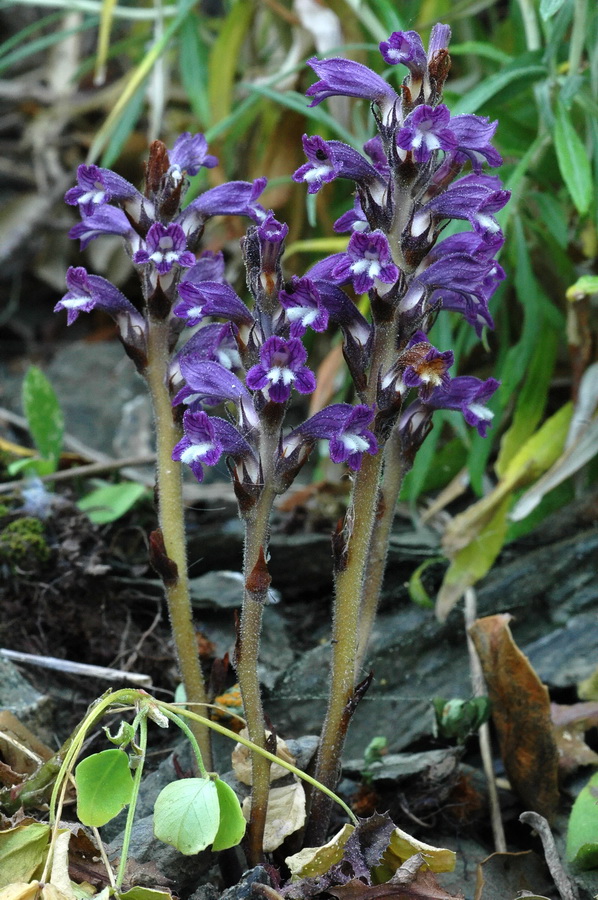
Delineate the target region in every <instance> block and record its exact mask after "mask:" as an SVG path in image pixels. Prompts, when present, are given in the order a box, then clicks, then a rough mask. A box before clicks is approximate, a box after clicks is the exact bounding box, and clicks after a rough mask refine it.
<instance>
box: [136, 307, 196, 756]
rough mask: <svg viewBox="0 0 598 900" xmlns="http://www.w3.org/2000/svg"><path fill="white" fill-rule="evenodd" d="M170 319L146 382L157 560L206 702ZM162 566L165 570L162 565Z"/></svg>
mask: <svg viewBox="0 0 598 900" xmlns="http://www.w3.org/2000/svg"><path fill="white" fill-rule="evenodd" d="M168 332H169V328H168V320H158V319H153V318H150V320H149V334H148V365H147V369H146V372H145V377H146V380H147V384H148V387H149V391H150V394H151V398H152V403H153V407H154V416H155V422H156V488H157V504H158V521H159V524H160V532H161V538H162V539H163V541H164V547H163V553H161V548H160V547H158V548H157V553H158V555H160V559H158V560H156V562H157V568H158V570H159V574H160V575H161V577H162V580H163V582H164V590H165V593H166V600H167V603H168V612H169V615H170V625H171V628H172V635H173V638H174V643H175V648H176V654H177V660H178V664H179V671H180V673H181V678H182V681H183V685H184V687H185V695H186V698H187V700H188V702H189V703H206V701H207V697H206V689H205V685H204V680H203V675H202V672H201V665H200V662H199V655H198V650H197V639H196V636H195V629H194V627H193V612H192V607H191V598H190V594H189V576H188V573H187V547H186V541H185V513H184V504H183V485H182V475H181V466H180V465H179V463H176V462H173V460H172V450H173V447H174V445H175V444H176V442H177V441H178V439H179V437H180V433H179V429H178V428H177V426H176V425H175V422H174V419H173V415H172V405H171V398H170V392H169V390H168V387H167V384H166V373H167V371H168V369H167V366H168V360H169V349H168ZM160 563H162V565H160ZM193 733H194V735H195V737H196V739H197V742H198V744H199V746H200V749H201V754H202V756H203V760H204V763H205V765H206V767H207V768H208V769H210V768H211V767H212V751H211V746H210V737H209V732H208V730H207V729H206V728H205V727H204V726H202V725H198V724H196V723H194V724H193Z"/></svg>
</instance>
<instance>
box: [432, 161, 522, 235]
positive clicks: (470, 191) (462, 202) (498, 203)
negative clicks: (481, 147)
mask: <svg viewBox="0 0 598 900" xmlns="http://www.w3.org/2000/svg"><path fill="white" fill-rule="evenodd" d="M510 196H511V193H510V191H505V190H503V188H502V184H501V182H500V180H499V179H498V178H496V176H494V175H466V176H465V177H464V178H459V179H458V181H455V182H453V184H451V185H449V187H448V188H447V190H446V191H444V193H442V194H438V196H436V197H433V198H432V199H431V200H430V201H429V202H428V203H427V204H426V206H425V207H424V212H425V211H429V212H432V213H433V214H434V215H436V216H437V217H438V218H440V219H467V220H468V221H469V222H470V223H471V225H472V226H473V228H474V229H475V230H476V231H477V232H478V233H480V234H487V235H489V236H490V235H493V234H496V233H497V232H499V231H500V228H499V225H498V222H497V221H496V219H495V218H494V216H493V213H495V212H498V211H499V210H500V209H502V208H503V206H504V205H505V204H506V203H507V201H508V199H509V197H510Z"/></svg>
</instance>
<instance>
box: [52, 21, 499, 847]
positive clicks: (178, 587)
mask: <svg viewBox="0 0 598 900" xmlns="http://www.w3.org/2000/svg"><path fill="white" fill-rule="evenodd" d="M449 38H450V29H449V27H448V26H447V25H436V26H435V27H434V28H433V30H432V33H431V38H430V44H429V47H428V50H427V52H426V50H425V49H424V46H423V44H422V40H421V38H420V36H419V35H418V34H417V33H416V32H413V31H407V32H395V33H393V34H392V35H391V36H390V38H389V39H388V41H384V42H383V43H381V44H380V52H381V54H382V57H383V59H384V61H385V62H386V63H387V64H388V65H391V66H394V65H399V66H402V67H405V68H406V70H407V74H406V75H405V77H404V79H403V82H402V85H401V88H400V90H399V92H398V93H397V91H395V90H394V89H393V87H392V86H391V85H390V84H389V83H388V82H387V81H385V80H384V79H383V78H381V77H380V76H379V75H377V74H376V73H374V72H373V71H372V70H370V69H369V68H367V67H366V66H364V65H361V64H360V63H357V62H354V61H352V60H348V59H344V58H335V59H327V60H319V59H316V58H314V59H311V60H309V65H310V66H311V67H312V68H313V69H314V71H315V72H316V74H317V76H318V79H319V80H318V81H317V82H316V83H315V84H313V85H312V86H311V87H310V88H309V90H308V91H307V94H308V96H309V97H310V98H311V102H312V105H316V104H319V103H321V102H323V101H324V100H326V99H327V98H328V97H332V96H345V97H358V98H363V99H366V100H368V101H369V102H370V103H371V109H372V113H373V117H374V119H375V123H376V128H377V133H376V134H375V136H374V137H372V138H371V140H369V141H368V142H367V143H366V144H365V145H364V148H363V149H364V153H363V154H362V153H360V152H358V151H357V150H355V149H353V148H352V147H350V146H348V145H347V144H344V143H342V142H340V141H336V140H331V141H327V140H324V139H323V138H321V137H318V136H317V135H314V136H311V137H308V136H305V137H304V138H303V147H304V150H305V154H306V157H307V162H306V163H305V164H304V165H303V166H301V167H300V168H299V169H298V170H297V171H296V172H295V173H294V175H293V179H294V180H295V181H296V182H304V183H305V185H306V186H307V190H308V192H309V193H316V192H317V191H319V190H320V189H321V188H322V187H323V185H324V184H326V183H328V182H330V181H333V180H334V179H336V178H343V179H346V180H348V181H349V182H352V183H353V185H354V201H353V204H352V206H351V208H350V209H349V210H348V211H347V212H346V213H345V214H344V215H342V216H341V217H340V219H338V220H337V221H336V222H335V224H334V229H335V231H336V232H338V233H347V234H348V240H347V247H346V250H345V251H344V252H342V253H337V254H334V255H332V256H329V257H327V258H325V259H322V260H321V261H320V262H318V263H316V264H315V265H314V266H312V268H310V269H309V271H307V272H306V273H305V274H304V275H303V276H301V277H298V276H293V277H291V278H289V279H286V278H285V276H284V275H283V271H282V266H281V260H282V257H283V253H284V246H285V237H286V235H287V231H288V228H287V226H286V225H285V224H284V223H281V222H279V221H277V219H276V218H275V216H274V213H273V212H272V211H271V210H270V211H267V210H265V209H264V208H263V207H262V206H261V205H260V204H259V202H258V198H259V196H260V194H261V193H262V191H263V190H264V187H265V185H266V179H265V178H260V179H257V180H256V181H254V182H253V183H249V182H243V181H236V182H229V183H226V184H222V185H220V186H218V187H215V188H212V189H210V190H207V191H205V193H203V194H202V195H201V196H199V197H198V198H197V199H195V200H193V201H192V202H191V203H189V204H188V205H187V206H186V207H184V208H183V206H182V201H183V198H184V195H185V190H186V188H187V186H188V181H187V176H192V175H195V174H196V173H197V172H198V171H199V169H200V167H201V166H205V167H208V168H210V167H212V166H215V165H216V163H217V160H216V159H215V158H214V157H213V156H210V155H208V153H207V146H206V141H205V139H204V137H203V136H202V135H200V134H196V135H191V134H189V133H186V134H183V135H181V137H180V138H179V139H178V140H177V141H176V142H175V144H174V146H173V147H172V148H171V149H167V148H166V146H165V145H164V144H163V143H161V142H159V141H156V142H154V143H153V144H152V146H151V149H150V156H149V161H148V163H147V167H146V173H145V188H144V191H143V192H140V191H138V190H137V189H136V188H135V187H134V186H133V185H132V184H130V183H129V182H128V181H126V180H124V179H123V178H121V177H120V176H119V175H117V174H115V173H114V172H112V171H110V170H108V169H103V168H99V167H97V166H95V165H82V166H80V168H79V172H78V185H77V186H76V187H74V188H72V189H71V190H69V191H68V193H67V195H66V200H67V202H68V203H70V204H72V205H77V206H78V207H79V210H80V212H81V216H82V221H81V223H80V224H78V225H76V226H75V227H74V228H73V229H72V231H71V236H72V237H73V238H79V239H80V240H81V246H82V248H84V247H85V246H87V244H88V243H89V242H90V241H92V240H94V239H95V238H97V237H100V236H101V235H103V234H118V235H121V236H122V238H123V240H124V245H125V249H126V252H127V254H128V255H129V257H130V258H131V260H132V263H133V265H134V266H135V268H136V270H137V273H138V275H139V278H140V281H141V286H142V292H143V308H142V309H141V310H138V309H136V308H135V307H134V306H133V305H132V304H131V302H130V301H129V300H127V298H126V297H125V296H123V294H122V293H121V292H120V291H119V290H118V289H117V288H116V287H114V285H112V284H111V283H110V282H109V281H107V280H106V279H105V278H101V277H99V276H97V275H90V274H88V273H87V271H86V270H85V269H83V268H71V269H70V270H69V272H68V275H67V284H68V288H69V290H68V293H66V294H65V296H64V297H63V298H62V300H61V301H60V302H59V303H58V304H57V307H56V308H57V309H65V310H66V311H67V315H68V323H69V324H70V323H71V322H73V321H74V320H75V319H76V317H77V316H78V315H79V313H81V312H87V311H89V310H91V309H93V308H99V309H103V310H105V311H106V312H108V313H109V314H110V315H111V316H112V317H113V319H114V320H115V322H116V323H117V326H118V329H119V334H120V338H121V340H122V343H123V345H124V347H125V350H126V352H127V353H128V355H129V356H130V357H131V358H132V360H133V361H134V363H135V365H136V367H137V370H138V371H139V373H140V374H141V375H142V376H143V377H144V378H145V379H146V381H147V384H148V387H149V390H150V393H151V396H152V400H153V404H154V412H155V423H156V434H157V456H158V461H157V492H156V496H157V504H158V510H159V528H158V529H156V531H154V532H153V533H152V535H151V536H150V547H151V561H152V565H153V566H154V568H155V569H156V571H157V572H158V573H159V574H160V576H161V578H162V579H163V582H164V586H165V591H166V596H167V598H168V604H169V609H170V616H171V622H172V630H173V635H174V639H175V642H176V648H177V654H178V660H179V665H180V671H181V676H182V679H183V682H184V686H185V690H186V697H187V700H188V701H189V702H190V703H205V702H206V694H205V689H204V685H203V681H202V677H201V671H200V668H199V663H198V659H197V650H196V643H195V636H194V632H193V627H192V618H191V607H190V603H189V592H188V581H187V562H186V555H185V535H184V524H183V518H184V517H183V503H182V495H181V465H180V463H182V464H183V465H187V466H189V467H190V469H191V470H192V472H193V474H194V475H195V477H196V478H197V480H198V481H201V480H202V478H203V475H204V467H205V466H213V465H214V464H216V463H217V462H218V460H220V458H221V457H224V458H225V459H226V461H227V464H228V468H229V471H230V474H231V478H232V481H233V485H234V490H235V494H236V497H237V500H238V506H239V515H240V516H241V518H242V520H243V522H244V524H245V552H244V585H245V587H244V597H243V607H242V613H241V618H240V623H239V633H238V641H237V647H236V656H235V668H236V672H237V677H238V680H239V684H240V688H241V693H242V697H243V706H244V710H245V716H246V719H247V726H248V733H249V739H250V741H251V742H252V744H253V745H254V746H255V747H257V748H259V749H260V751H261V752H260V753H258V752H254V755H253V760H252V801H251V814H250V817H249V828H248V834H247V838H246V849H247V853H248V858H249V860H250V861H251V862H256V861H258V860H259V859H261V857H262V836H263V830H264V823H265V820H266V812H267V806H268V795H269V790H270V765H271V759H270V758H269V755H268V753H267V750H268V748H271V747H272V742H271V740H269V739H268V738H267V734H266V728H265V719H264V711H263V707H262V699H261V694H260V684H259V679H258V670H257V661H258V655H259V648H260V629H261V620H262V612H263V608H264V605H265V603H266V602H267V599H268V592H269V587H270V583H271V578H270V574H269V571H268V542H269V529H270V525H269V522H270V514H271V512H272V508H273V504H274V501H275V499H276V497H277V496H279V495H280V494H282V493H284V492H285V491H286V490H287V489H288V487H289V485H290V484H291V483H292V482H293V479H294V478H295V477H296V476H297V474H298V472H299V471H300V469H301V468H302V466H303V465H304V463H305V461H306V460H307V458H308V456H309V454H310V452H311V450H312V449H313V447H314V445H315V444H316V443H317V442H321V441H328V447H329V452H330V457H331V458H332V460H333V461H334V462H335V463H338V464H340V465H346V466H348V468H349V469H350V470H351V473H352V495H351V500H350V503H349V507H348V509H347V512H346V515H345V517H344V520H343V521H342V522H341V523H340V525H339V526H338V529H337V531H336V533H335V534H334V536H333V559H334V579H335V598H334V615H333V625H332V639H331V648H332V659H331V675H330V695H329V702H328V710H327V714H326V718H325V721H324V725H323V728H322V734H321V739H320V744H319V750H318V756H317V764H316V772H315V778H316V780H317V781H318V782H319V783H320V784H321V785H323V786H324V787H325V788H326V789H327V790H326V792H323V791H317V790H316V791H314V792H313V795H312V798H311V811H310V816H309V821H308V825H307V828H306V837H305V841H306V843H307V844H308V845H309V844H311V845H317V844H320V843H322V841H323V840H324V839H325V837H326V833H327V828H328V819H329V811H330V803H331V799H330V790H332V789H333V788H334V787H335V784H336V781H337V778H338V771H339V760H340V757H341V753H342V750H343V744H344V740H345V734H346V731H347V727H348V724H349V720H350V718H351V716H352V713H353V711H354V709H355V706H356V705H357V703H358V701H359V699H360V697H361V696H362V694H363V693H364V691H365V690H366V689H367V684H368V682H367V680H366V682H362V683H357V674H356V673H357V672H359V671H360V667H361V662H362V660H363V658H364V654H365V652H366V648H367V644H368V638H369V635H370V632H371V629H372V624H373V621H374V617H375V614H376V607H377V604H378V597H379V593H380V587H381V583H382V578H383V573H384V566H385V559H386V554H387V545H388V539H389V533H390V528H391V523H392V519H393V511H394V508H395V504H396V500H397V497H398V494H399V490H400V487H401V482H402V479H403V477H404V475H405V473H406V472H407V471H408V470H409V469H410V467H411V466H412V464H413V460H414V457H415V454H416V453H417V451H418V449H419V448H420V447H421V445H422V442H423V441H424V439H425V438H426V436H427V434H428V433H429V431H430V429H431V428H432V424H433V416H434V411H435V410H437V409H450V410H460V411H461V412H462V413H463V416H464V418H465V421H466V422H467V423H468V424H469V425H471V426H473V427H475V428H477V430H478V432H479V433H480V434H481V435H484V434H485V433H486V430H487V428H488V427H489V425H490V421H491V418H492V414H491V413H490V412H489V410H488V409H487V407H486V405H485V404H486V401H487V400H488V399H489V398H490V397H491V396H492V394H493V393H494V392H495V391H496V389H497V387H498V382H497V381H496V380H495V379H493V378H489V379H487V380H486V381H480V380H479V379H478V378H475V377H471V376H454V375H452V374H451V366H452V364H453V353H452V352H451V350H450V349H446V348H437V347H435V346H433V345H432V343H431V342H430V340H429V337H428V333H429V330H430V328H431V326H432V325H433V323H434V321H435V319H436V317H437V316H438V315H442V314H443V313H445V312H446V311H450V312H456V313H460V314H461V315H462V316H463V317H464V318H465V320H466V321H467V322H468V323H469V324H470V325H471V326H472V328H474V329H475V331H476V333H477V334H478V335H481V333H482V330H483V329H484V328H485V327H492V325H493V322H492V317H491V314H490V312H489V308H488V303H489V300H490V298H491V296H492V294H493V292H494V290H495V289H496V287H497V285H498V283H499V282H500V280H501V279H502V278H503V276H504V273H503V271H502V269H501V267H500V265H499V264H498V263H497V261H496V255H497V253H498V251H499V250H500V248H501V246H502V244H503V235H502V233H501V231H500V228H499V226H498V224H497V222H496V219H495V218H494V213H496V212H497V211H498V210H500V209H501V208H502V207H503V206H504V205H505V203H506V202H507V200H508V196H509V195H508V192H507V191H505V190H503V189H502V187H501V183H500V181H499V179H498V178H497V177H495V176H492V175H488V174H485V173H484V172H483V168H484V166H485V165H487V166H490V167H496V166H498V165H499V164H500V163H501V159H500V156H499V154H498V153H497V152H496V150H495V149H494V148H493V147H492V144H491V140H492V137H493V135H494V131H495V129H496V122H494V123H491V122H489V121H488V120H487V119H485V118H482V117H480V116H476V115H457V116H451V114H450V111H449V110H448V109H447V107H446V106H445V105H444V104H443V103H442V88H443V84H444V81H445V79H446V77H447V74H448V71H449V67H450V57H449V55H448V52H447V45H448V42H449ZM464 173H465V174H464ZM218 215H239V216H245V217H247V218H248V219H250V220H251V222H252V223H253V224H250V226H249V228H248V230H247V233H246V236H245V237H244V238H243V239H242V241H241V246H242V254H243V258H244V262H245V268H246V277H247V289H248V295H249V301H248V302H246V301H245V300H243V299H242V298H241V297H240V296H238V294H237V293H236V292H235V290H234V289H233V287H231V286H230V285H229V284H228V283H227V282H226V280H225V277H224V262H223V258H222V255H221V254H220V253H211V252H207V251H204V252H202V251H201V249H200V245H201V239H202V234H203V231H204V227H205V224H206V222H207V220H208V219H209V218H211V217H212V216H218ZM451 220H461V221H462V223H463V224H462V226H460V227H461V229H462V230H460V231H459V230H457V231H455V229H454V228H453V229H451V234H450V236H448V237H445V238H443V239H440V238H441V235H442V232H443V229H444V228H445V226H446V225H447V223H449V222H451ZM361 294H367V295H368V298H369V310H370V315H369V317H368V318H366V317H365V316H364V315H363V314H362V313H361V312H360V311H359V309H358V307H357V305H356V302H355V295H361ZM332 324H333V325H334V326H338V328H340V329H341V331H342V334H343V352H344V358H345V362H346V366H347V369H348V372H349V374H350V377H351V379H352V381H353V385H354V391H355V397H356V400H355V402H354V403H353V404H351V403H333V404H331V405H329V406H327V407H326V408H324V409H322V410H320V411H319V412H317V413H316V414H315V415H313V416H311V417H310V418H308V419H307V420H306V421H304V422H303V423H302V424H301V425H299V426H297V427H294V428H289V427H288V426H285V417H286V413H287V410H288V407H289V404H290V402H291V399H292V397H293V392H298V393H299V394H305V395H307V394H311V393H312V392H313V391H314V390H315V388H316V378H315V375H314V373H313V371H312V370H311V369H310V368H309V366H308V353H307V350H306V347H305V345H304V343H303V339H304V336H305V334H306V332H307V331H308V330H309V329H312V330H313V331H316V332H323V331H325V330H326V329H327V328H329V327H330V326H331V325H332ZM186 329H192V331H191V336H190V337H189V338H188V339H186V340H185V339H181V338H182V335H183V333H184V332H185V331H186ZM191 728H192V730H194V734H195V735H196V737H197V741H198V745H199V748H200V753H201V756H202V758H203V761H204V765H205V766H207V767H208V768H209V767H210V765H211V763H210V750H209V742H208V737H207V729H206V727H205V726H203V725H201V724H199V720H198V719H197V717H196V719H195V720H193V721H192V723H191Z"/></svg>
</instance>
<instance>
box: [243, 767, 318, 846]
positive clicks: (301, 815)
mask: <svg viewBox="0 0 598 900" xmlns="http://www.w3.org/2000/svg"><path fill="white" fill-rule="evenodd" d="M305 805H306V804H305V791H304V790H303V785H302V784H301V782H299V781H295V782H294V783H293V784H287V785H285V786H284V787H275V788H270V794H269V798H268V814H267V816H266V827H265V829H264V852H265V853H271V852H272V851H273V850H276V848H277V847H280V845H281V844H282V843H283V841H284V840H285V839H286V838H287V837H288V836H289V835H290V834H293V832H294V831H298V830H299V829H300V828H303V825H304V824H305ZM242 808H243V815H244V816H245V818H246V819H247V820H248V821H249V812H250V809H251V798H250V797H246V798H245V800H244V801H243V807H242Z"/></svg>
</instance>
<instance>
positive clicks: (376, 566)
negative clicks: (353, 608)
mask: <svg viewBox="0 0 598 900" xmlns="http://www.w3.org/2000/svg"><path fill="white" fill-rule="evenodd" d="M404 475H405V468H404V465H403V457H402V454H401V442H400V436H399V433H398V431H397V429H396V428H395V429H393V432H392V434H391V436H390V438H389V440H388V442H387V444H386V447H385V449H384V477H383V481H382V488H381V497H380V503H379V504H378V516H377V517H376V521H375V522H374V530H373V533H372V543H371V549H370V554H369V559H368V563H367V569H366V574H365V579H364V583H363V597H362V600H361V616H360V619H359V635H358V642H357V658H356V661H355V677H356V678H358V677H359V672H360V671H361V668H362V666H363V662H364V658H365V655H366V653H367V649H368V643H369V640H370V636H371V634H372V628H373V627H374V621H375V619H376V613H377V611H378V604H379V602H380V593H381V591H382V583H383V581H384V571H385V569H386V560H387V557H388V544H389V540H390V532H391V529H392V523H393V519H394V514H395V507H396V505H397V500H398V499H399V494H400V491H401V485H402V483H403V477H404Z"/></svg>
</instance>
